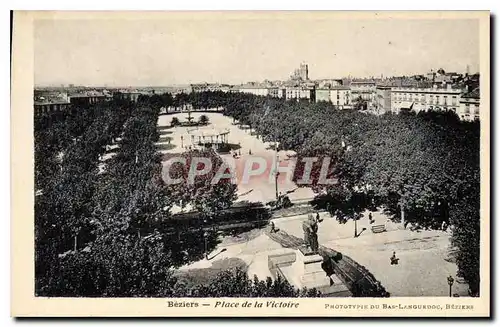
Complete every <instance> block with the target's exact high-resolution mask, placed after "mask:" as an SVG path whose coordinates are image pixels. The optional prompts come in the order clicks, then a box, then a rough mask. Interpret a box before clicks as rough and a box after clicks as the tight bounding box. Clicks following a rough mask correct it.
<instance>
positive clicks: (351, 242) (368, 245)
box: [273, 212, 467, 296]
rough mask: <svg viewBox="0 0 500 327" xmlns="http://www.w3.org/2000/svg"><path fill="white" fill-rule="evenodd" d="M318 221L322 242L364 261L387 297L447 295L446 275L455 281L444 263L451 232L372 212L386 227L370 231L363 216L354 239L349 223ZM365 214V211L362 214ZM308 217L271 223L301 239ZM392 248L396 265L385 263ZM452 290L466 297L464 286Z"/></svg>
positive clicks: (453, 267) (325, 218) (453, 272)
mask: <svg viewBox="0 0 500 327" xmlns="http://www.w3.org/2000/svg"><path fill="white" fill-rule="evenodd" d="M320 216H321V217H322V218H323V222H321V223H320V226H319V229H318V241H319V243H320V244H321V245H324V246H326V247H329V248H332V249H334V250H336V251H339V252H341V253H343V254H346V255H348V256H350V257H351V258H352V259H354V260H355V261H357V262H358V263H360V264H362V265H364V266H365V267H366V268H367V269H368V270H369V271H370V272H371V273H372V274H373V275H374V276H375V278H377V279H378V280H379V281H380V282H381V283H382V285H383V286H384V287H385V288H386V290H387V291H388V292H390V293H391V296H448V295H449V289H448V284H447V280H446V277H448V276H449V275H452V276H453V277H454V278H455V279H457V277H456V272H457V266H456V264H454V263H450V262H447V261H445V258H447V257H448V252H449V244H450V241H449V237H450V235H449V234H448V233H446V232H442V231H421V232H416V231H410V230H401V229H399V228H398V227H399V226H398V224H394V223H391V222H388V221H387V219H386V218H385V217H384V215H383V214H381V213H379V212H374V213H373V217H374V218H375V220H376V223H375V224H380V223H384V222H385V223H386V226H387V229H388V231H387V232H385V233H377V234H374V233H372V232H371V230H370V228H369V226H370V224H369V222H368V219H367V218H363V219H361V220H360V221H359V222H358V231H359V230H360V228H363V227H366V228H367V230H365V231H364V232H363V233H361V235H360V236H359V237H357V238H354V237H353V234H354V224H353V222H352V221H349V222H347V223H346V224H339V223H338V222H337V221H336V220H335V219H333V218H331V217H329V215H328V214H326V213H321V214H320ZM367 216H368V215H367V214H365V217H367ZM305 219H307V215H301V216H297V217H293V218H282V219H275V220H273V221H274V222H275V225H276V226H277V227H278V228H280V229H283V230H284V231H286V232H287V233H289V234H291V235H294V236H297V237H301V238H303V235H304V234H303V231H302V226H301V223H302V221H303V220H305ZM393 251H395V252H396V256H397V257H398V258H400V260H399V264H398V265H390V259H389V258H390V257H391V255H392V253H393ZM452 292H453V293H457V294H459V295H461V296H466V295H467V285H465V284H459V283H455V284H454V286H453V290H452Z"/></svg>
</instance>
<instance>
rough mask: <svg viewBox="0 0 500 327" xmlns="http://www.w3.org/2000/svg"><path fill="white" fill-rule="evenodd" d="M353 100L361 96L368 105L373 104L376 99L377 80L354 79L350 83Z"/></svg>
mask: <svg viewBox="0 0 500 327" xmlns="http://www.w3.org/2000/svg"><path fill="white" fill-rule="evenodd" d="M350 87H351V98H352V101H356V100H357V99H359V98H361V99H362V100H364V101H366V102H367V103H368V105H369V106H370V105H372V104H373V102H374V99H375V89H376V82H375V81H374V80H353V81H351V83H350Z"/></svg>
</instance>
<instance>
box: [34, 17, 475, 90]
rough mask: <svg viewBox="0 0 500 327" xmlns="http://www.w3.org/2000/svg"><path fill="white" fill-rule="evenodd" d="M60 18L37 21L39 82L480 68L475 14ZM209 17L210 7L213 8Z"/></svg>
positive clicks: (160, 82) (139, 82)
mask: <svg viewBox="0 0 500 327" xmlns="http://www.w3.org/2000/svg"><path fill="white" fill-rule="evenodd" d="M196 15H197V14H196V13H193V14H192V16H193V17H195V18H188V16H183V17H182V19H179V18H177V19H168V18H166V19H155V20H149V19H142V18H141V19H118V18H115V19H92V20H89V19H81V20H74V19H64V20H63V19H54V20H45V19H44V20H37V21H35V24H34V63H35V84H36V85H40V86H43V85H60V84H66V85H67V84H75V85H88V86H103V85H107V86H110V87H112V86H128V85H131V86H167V85H173V84H189V83H201V82H208V83H215V82H219V83H228V84H239V83H244V82H249V81H263V80H266V79H267V80H285V79H288V77H289V76H290V74H291V73H292V72H293V70H294V69H296V68H297V67H298V66H299V64H300V63H301V62H307V63H308V65H309V77H310V78H311V79H323V78H342V77H345V76H348V75H351V76H355V77H370V76H375V77H380V75H381V74H383V75H384V77H387V76H400V75H414V74H424V73H426V72H428V71H430V70H431V69H435V70H437V69H439V68H443V69H444V70H445V71H456V72H459V73H463V72H465V69H466V66H467V65H469V66H470V71H471V73H474V72H478V71H479V52H480V49H479V23H478V20H475V19H461V20H457V19H425V20H424V19H411V20H407V19H377V20H374V19H364V20H353V19H345V17H344V18H343V19H336V18H332V19H318V20H312V19H310V18H308V19H306V18H304V19H294V20H293V21H292V20H290V19H280V18H282V17H280V16H279V15H278V16H277V17H275V18H273V19H271V18H270V17H269V15H267V16H259V14H254V15H252V18H251V19H244V20H241V19H239V20H237V19H232V16H231V14H227V15H225V16H224V18H222V19H221V18H220V16H219V18H218V19H200V17H198V19H196ZM204 17H206V16H204Z"/></svg>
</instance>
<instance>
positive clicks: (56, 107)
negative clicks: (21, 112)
mask: <svg viewBox="0 0 500 327" xmlns="http://www.w3.org/2000/svg"><path fill="white" fill-rule="evenodd" d="M70 108H71V103H69V102H40V101H35V102H34V114H35V117H38V116H42V115H45V114H50V113H53V112H58V111H67V110H69V109H70Z"/></svg>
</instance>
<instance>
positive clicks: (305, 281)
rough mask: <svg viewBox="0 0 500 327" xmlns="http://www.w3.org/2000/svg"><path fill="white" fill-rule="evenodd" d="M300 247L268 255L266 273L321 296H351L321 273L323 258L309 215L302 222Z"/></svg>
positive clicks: (315, 227)
mask: <svg viewBox="0 0 500 327" xmlns="http://www.w3.org/2000/svg"><path fill="white" fill-rule="evenodd" d="M302 229H303V231H304V245H302V246H300V247H299V249H298V250H295V251H293V252H288V253H285V254H278V255H274V256H273V255H270V256H269V270H270V271H271V273H272V274H273V275H275V276H278V275H279V276H281V277H282V278H285V279H286V280H287V281H288V282H289V283H290V284H291V285H293V286H295V287H297V288H299V289H302V288H304V287H306V288H308V289H311V288H316V289H317V290H318V291H320V292H321V294H322V295H323V296H331V297H345V296H350V295H351V293H350V291H349V290H348V288H347V287H346V286H345V285H344V284H343V283H342V281H341V280H340V279H339V278H338V277H337V276H336V275H331V276H328V275H327V274H326V272H325V271H324V270H323V267H322V263H323V257H322V256H321V255H319V253H318V250H319V243H318V222H317V220H316V219H315V218H314V217H313V216H312V215H309V216H308V218H307V220H305V221H304V222H303V223H302Z"/></svg>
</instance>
